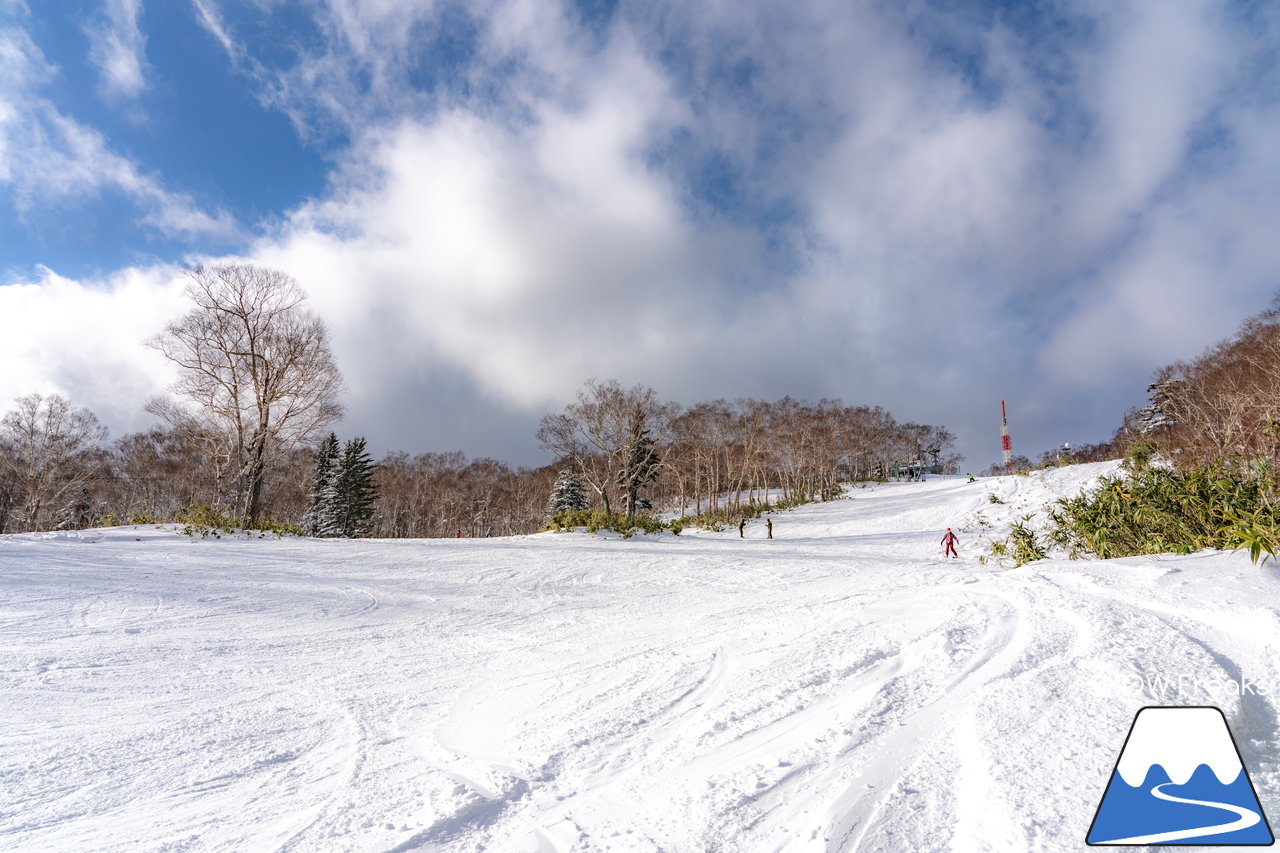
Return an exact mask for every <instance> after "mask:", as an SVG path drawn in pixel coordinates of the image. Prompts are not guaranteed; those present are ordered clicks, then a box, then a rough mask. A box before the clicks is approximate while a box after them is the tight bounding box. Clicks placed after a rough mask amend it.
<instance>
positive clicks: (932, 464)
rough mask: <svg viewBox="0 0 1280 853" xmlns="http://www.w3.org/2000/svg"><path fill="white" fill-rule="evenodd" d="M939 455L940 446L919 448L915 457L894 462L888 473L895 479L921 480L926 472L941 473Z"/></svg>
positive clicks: (940, 451)
mask: <svg viewBox="0 0 1280 853" xmlns="http://www.w3.org/2000/svg"><path fill="white" fill-rule="evenodd" d="M941 456H942V448H941V447H925V448H920V450H918V451H917V453H916V456H915V458H913V459H905V460H899V461H897V462H895V463H894V464H893V466H892V467H891V468H890V469H889V474H890V476H892V477H893V478H894V479H896V480H923V479H924V477H925V475H926V474H941V473H942V462H941V460H940V457H941Z"/></svg>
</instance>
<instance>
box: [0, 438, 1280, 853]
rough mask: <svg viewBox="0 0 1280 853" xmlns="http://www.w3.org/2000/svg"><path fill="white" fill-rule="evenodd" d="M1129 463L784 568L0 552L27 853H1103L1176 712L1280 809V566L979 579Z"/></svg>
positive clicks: (671, 543) (864, 514) (772, 560)
mask: <svg viewBox="0 0 1280 853" xmlns="http://www.w3.org/2000/svg"><path fill="white" fill-rule="evenodd" d="M1111 467H1112V466H1111V464H1110V463H1104V464H1101V465H1090V466H1075V467H1073V468H1068V469H1061V470H1057V471H1049V472H1041V473H1037V474H1034V475H1032V476H1029V477H1007V478H994V479H989V480H981V481H979V482H978V483H976V484H968V483H964V482H962V481H961V480H959V479H935V480H932V481H929V482H925V483H900V484H898V483H894V484H883V485H879V486H872V487H869V488H854V489H851V490H850V491H849V492H848V493H847V495H846V497H844V498H842V499H840V500H836V501H832V502H830V503H826V504H818V505H812V506H807V507H801V508H798V509H796V510H793V511H790V512H786V513H777V514H775V515H774V522H775V528H774V530H775V536H776V537H777V538H775V539H774V540H773V541H767V540H765V539H763V523H762V522H759V523H757V522H753V523H752V524H751V526H750V527H749V528H748V533H749V536H750V538H748V539H747V540H745V541H744V540H741V539H739V538H738V536H737V530H736V528H735V529H731V530H728V531H725V532H724V533H706V532H699V531H694V530H688V531H686V532H685V533H684V534H683V535H681V536H680V537H672V536H670V535H664V536H661V537H644V536H637V537H635V538H633V539H631V540H629V541H622V540H620V539H619V538H617V537H615V536H587V535H584V534H540V535H537V536H527V537H514V538H509V539H490V540H435V541H405V540H400V541H356V542H344V541H313V540H301V539H288V540H274V539H264V540H250V541H246V540H243V539H224V540H219V541H191V540H188V539H186V538H183V537H180V536H178V535H176V534H175V533H174V531H173V530H172V529H165V528H156V527H142V528H112V529H107V530H95V531H84V532H80V533H57V534H52V533H50V534H30V535H13V536H0V708H2V709H3V716H2V718H3V729H2V731H3V736H2V737H0V849H40V850H60V851H61V850H119V851H126V850H127V851H138V850H155V851H159V850H248V849H253V850H288V851H310V850H325V851H327V850H353V851H412V850H442V851H464V850H466V851H472V850H493V851H595V850H620V851H660V850H661V851H753V852H754V851H771V850H780V851H811V850H833V851H837V850H839V851H843V850H859V851H861V850H866V851H886V853H889V851H895V852H896V851H906V850H913V851H915V850H919V851H933V850H936V851H944V850H957V851H966V853H968V851H985V850H991V851H1006V850H1007V851H1037V850H1043V851H1061V850H1070V849H1084V843H1083V842H1084V837H1085V834H1086V832H1087V831H1088V827H1089V823H1090V821H1091V819H1092V817H1093V813H1094V809H1095V808H1096V806H1097V803H1098V800H1099V798H1100V797H1101V795H1102V792H1103V790H1104V788H1105V786H1106V782H1107V780H1108V778H1109V776H1110V773H1111V770H1112V768H1113V766H1114V763H1115V760H1116V755H1117V754H1118V752H1119V749H1120V746H1121V743H1122V742H1123V738H1124V734H1125V732H1126V731H1127V730H1128V727H1129V724H1130V721H1131V720H1132V718H1133V715H1134V713H1135V712H1136V711H1137V710H1138V708H1140V707H1142V706H1143V705H1153V704H1217V705H1219V706H1221V707H1222V708H1223V710H1224V712H1225V713H1226V715H1227V718H1228V720H1229V721H1230V723H1231V726H1232V730H1233V731H1234V733H1235V735H1236V740H1237V743H1238V745H1239V746H1240V749H1241V752H1242V754H1243V756H1244V759H1245V762H1246V765H1247V766H1249V768H1250V772H1251V775H1252V778H1253V782H1254V786H1255V788H1256V789H1257V790H1258V792H1259V795H1260V797H1261V799H1262V803H1263V807H1264V809H1269V811H1270V813H1272V814H1276V813H1280V804H1277V803H1276V802H1275V801H1274V796H1275V793H1274V792H1276V791H1277V790H1280V762H1278V761H1277V756H1278V753H1280V743H1278V741H1277V721H1278V716H1277V705H1276V703H1277V698H1276V693H1275V691H1274V688H1273V692H1271V693H1270V694H1268V695H1258V694H1246V695H1244V696H1239V695H1236V694H1235V693H1233V692H1229V691H1225V690H1224V691H1220V692H1218V693H1216V694H1213V695H1210V694H1208V693H1204V692H1196V689H1199V685H1200V684H1209V683H1211V682H1215V681H1217V680H1225V679H1231V680H1234V681H1236V682H1239V681H1240V679H1242V678H1244V679H1251V680H1255V681H1256V680H1262V681H1267V680H1270V681H1271V683H1272V684H1273V685H1275V687H1277V688H1280V680H1278V679H1280V676H1278V675H1277V661H1278V660H1280V615H1278V614H1280V586H1278V583H1277V581H1278V579H1280V574H1278V573H1277V570H1276V569H1275V568H1273V567H1255V566H1252V565H1251V564H1250V563H1249V561H1248V559H1247V557H1245V556H1243V555H1240V554H1236V555H1231V554H1219V553H1213V552H1204V553H1201V554H1195V555H1190V556H1187V557H1173V556H1161V557H1151V558H1135V559H1128V560H1117V561H1109V562H1098V561H1091V562H1086V561H1079V562H1070V561H1057V560H1054V561H1044V562H1040V563H1036V564H1032V565H1029V566H1025V567H1023V568H1021V569H1016V570H1006V569H1000V568H997V567H995V566H991V565H982V564H980V563H979V562H978V560H977V556H978V555H979V554H980V553H982V552H983V551H984V546H985V544H986V542H985V538H984V536H985V535H991V536H999V535H1003V534H1004V533H1005V532H1006V531H1007V528H1008V525H1009V523H1011V522H1012V521H1014V520H1018V519H1019V518H1021V517H1023V516H1025V515H1027V514H1030V513H1032V512H1036V511H1038V510H1041V509H1042V508H1043V507H1044V506H1045V505H1046V504H1047V503H1048V502H1049V501H1050V500H1051V499H1052V498H1053V497H1054V496H1056V495H1061V494H1074V493H1075V492H1077V491H1078V490H1079V489H1080V488H1081V487H1082V486H1083V485H1084V484H1086V483H1087V482H1088V481H1089V480H1090V479H1091V478H1094V477H1096V476H1097V475H1098V474H1100V473H1103V472H1106V471H1108V470H1110V468H1111ZM988 493H993V494H996V495H998V496H999V497H1000V498H1001V499H1002V500H1003V501H1004V503H1003V504H991V503H989V502H988V500H987V494H988ZM984 523H985V525H986V526H985V527H984V526H983V524H984ZM1034 523H1035V522H1033V524H1034ZM947 526H951V527H954V528H956V529H957V531H958V532H959V534H960V536H961V545H960V548H961V559H959V560H949V561H948V560H944V559H943V558H942V556H941V551H942V547H941V545H940V544H939V543H938V540H939V539H940V538H941V535H942V531H943V530H944V529H945V528H946V527H947ZM1180 674H1181V675H1184V676H1191V677H1193V678H1194V679H1199V681H1198V682H1196V683H1193V684H1182V685H1180V686H1178V687H1176V688H1175V689H1173V690H1172V691H1170V690H1168V689H1165V688H1163V687H1152V686H1151V685H1150V684H1140V683H1138V682H1137V679H1139V678H1147V677H1150V676H1158V675H1164V676H1166V677H1171V678H1176V677H1177V676H1178V675H1180ZM1193 688H1195V689H1193ZM1269 797H1270V798H1271V799H1270V800H1269Z"/></svg>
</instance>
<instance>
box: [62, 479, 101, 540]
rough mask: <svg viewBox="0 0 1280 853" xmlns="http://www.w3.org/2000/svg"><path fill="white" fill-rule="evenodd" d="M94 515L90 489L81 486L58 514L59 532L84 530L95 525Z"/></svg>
mask: <svg viewBox="0 0 1280 853" xmlns="http://www.w3.org/2000/svg"><path fill="white" fill-rule="evenodd" d="M94 515H95V513H94V511H93V500H92V499H91V498H90V497H89V487H88V486H81V487H80V488H79V489H77V490H76V491H75V492H74V493H73V494H72V495H71V499H70V500H69V501H67V505H66V506H64V507H63V508H62V510H61V511H60V512H59V513H58V530H84V529H85V528H86V527H91V526H92V525H93V522H94V521H95V520H96V519H95V518H94Z"/></svg>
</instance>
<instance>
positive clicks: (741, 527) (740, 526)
mask: <svg viewBox="0 0 1280 853" xmlns="http://www.w3.org/2000/svg"><path fill="white" fill-rule="evenodd" d="M746 526H747V520H746V519H745V518H744V519H742V521H739V522H738V538H739V539H746V538H747V534H746V533H743V530H744V529H745V528H746Z"/></svg>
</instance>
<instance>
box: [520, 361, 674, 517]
mask: <svg viewBox="0 0 1280 853" xmlns="http://www.w3.org/2000/svg"><path fill="white" fill-rule="evenodd" d="M676 411H677V407H676V406H675V404H673V403H664V402H662V401H660V400H659V399H658V396H657V394H656V393H655V392H654V390H653V389H652V388H650V387H648V386H645V385H637V386H635V387H634V388H629V389H628V388H623V387H622V386H621V385H620V384H619V383H618V382H617V380H613V379H610V380H608V381H607V382H597V381H596V380H594V379H590V380H587V383H586V385H585V386H584V387H583V388H582V390H580V391H579V392H578V401H577V402H576V403H570V404H569V405H568V406H566V407H565V410H564V412H563V413H561V414H558V415H547V416H545V417H544V418H543V419H542V422H541V423H540V425H539V427H538V433H537V437H538V440H539V441H540V442H542V446H543V447H544V448H546V449H547V450H550V451H551V452H552V453H555V454H556V455H558V456H560V457H561V458H563V459H565V460H568V461H570V462H571V463H572V464H573V466H574V468H575V469H576V470H577V472H578V474H579V475H580V476H581V477H582V478H583V479H584V480H586V481H587V484H588V485H590V486H591V488H592V489H594V490H595V492H596V494H598V495H599V496H600V500H601V501H602V502H603V503H604V508H605V511H607V512H611V511H612V509H613V502H612V499H611V494H612V487H613V486H615V485H619V484H621V485H622V488H623V490H624V492H625V493H626V494H625V495H624V500H625V502H626V503H627V510H628V513H631V512H634V506H633V504H634V501H635V499H636V490H637V489H638V488H639V485H638V482H639V480H638V479H637V478H638V477H643V478H646V479H644V482H648V479H647V477H648V471H647V470H646V471H644V472H641V471H640V470H639V469H638V467H637V466H641V465H643V466H646V467H647V466H651V465H652V464H653V463H652V462H651V461H650V460H648V459H647V457H643V455H642V454H634V453H633V451H634V450H635V447H634V444H635V441H636V437H637V436H639V435H640V434H645V440H646V441H650V442H652V443H653V444H655V445H659V446H662V445H665V444H666V440H667V437H668V435H669V433H670V431H671V422H672V420H673V418H674V417H675V414H676ZM633 468H636V470H632V469H633Z"/></svg>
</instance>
